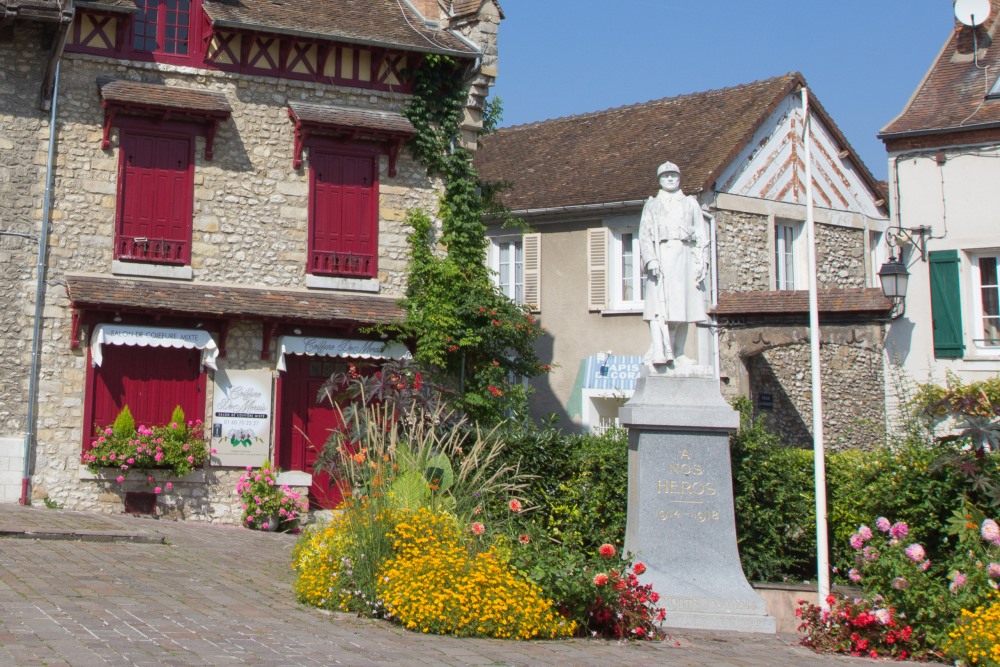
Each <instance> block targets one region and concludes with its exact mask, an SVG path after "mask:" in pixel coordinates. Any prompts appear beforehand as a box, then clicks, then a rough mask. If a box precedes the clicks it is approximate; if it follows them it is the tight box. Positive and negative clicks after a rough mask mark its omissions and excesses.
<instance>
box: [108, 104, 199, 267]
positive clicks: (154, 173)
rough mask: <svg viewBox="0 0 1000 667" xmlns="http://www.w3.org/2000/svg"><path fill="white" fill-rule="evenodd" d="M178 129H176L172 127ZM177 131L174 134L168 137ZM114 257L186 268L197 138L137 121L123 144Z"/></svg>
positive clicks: (122, 137)
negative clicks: (195, 142)
mask: <svg viewBox="0 0 1000 667" xmlns="http://www.w3.org/2000/svg"><path fill="white" fill-rule="evenodd" d="M174 126H176V127H174ZM171 127H174V129H177V132H176V133H169V129H170V128H171ZM119 146H120V150H119V172H118V174H119V176H118V197H119V199H118V211H117V216H118V220H117V224H116V228H115V252H114V258H115V259H116V260H121V261H123V262H147V263H153V264H173V265H181V266H184V265H188V264H190V263H191V217H192V210H193V205H194V198H193V193H194V134H193V131H189V132H185V131H184V129H183V127H181V124H171V123H161V124H159V125H154V124H153V123H145V122H143V121H138V122H136V123H134V124H132V125H130V126H129V127H127V128H125V127H123V128H122V130H121V135H120V142H119Z"/></svg>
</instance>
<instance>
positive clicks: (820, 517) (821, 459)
mask: <svg viewBox="0 0 1000 667" xmlns="http://www.w3.org/2000/svg"><path fill="white" fill-rule="evenodd" d="M802 115H803V117H804V127H803V132H802V137H803V143H804V144H805V163H806V244H807V245H808V251H809V357H810V366H811V367H812V411H813V463H814V467H815V475H816V569H817V574H818V575H819V591H818V594H819V600H818V602H819V605H820V606H821V607H822V608H824V609H826V608H827V607H828V605H827V604H826V598H827V596H828V595H829V594H830V551H829V544H828V543H827V535H826V452H825V451H824V444H823V390H822V382H821V379H820V357H819V342H820V331H819V301H818V297H817V293H816V224H815V221H814V220H813V188H812V155H811V147H810V144H811V143H812V136H811V134H812V119H811V117H810V114H809V89H808V88H806V87H805V86H803V87H802Z"/></svg>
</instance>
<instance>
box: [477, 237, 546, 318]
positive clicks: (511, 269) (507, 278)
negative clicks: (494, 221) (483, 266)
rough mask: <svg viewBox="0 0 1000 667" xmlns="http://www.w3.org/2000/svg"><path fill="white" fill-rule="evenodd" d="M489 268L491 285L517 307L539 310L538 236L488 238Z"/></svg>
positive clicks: (539, 254)
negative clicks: (498, 289)
mask: <svg viewBox="0 0 1000 667" xmlns="http://www.w3.org/2000/svg"><path fill="white" fill-rule="evenodd" d="M487 261H488V262H489V267H490V269H491V270H492V271H493V282H494V283H495V284H496V286H497V287H499V288H500V291H501V292H503V293H504V295H505V296H506V297H507V298H508V299H510V300H511V301H513V302H514V303H516V304H519V305H528V306H531V309H532V310H533V311H537V310H539V308H540V281H539V278H540V270H539V269H540V262H541V237H540V236H539V235H538V234H524V235H523V236H503V237H493V238H491V239H490V248H489V254H488V257H487Z"/></svg>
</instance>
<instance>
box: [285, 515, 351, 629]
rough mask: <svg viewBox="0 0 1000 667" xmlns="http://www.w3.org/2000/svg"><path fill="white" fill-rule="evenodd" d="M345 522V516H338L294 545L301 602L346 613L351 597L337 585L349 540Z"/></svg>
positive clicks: (293, 565)
mask: <svg viewBox="0 0 1000 667" xmlns="http://www.w3.org/2000/svg"><path fill="white" fill-rule="evenodd" d="M342 523H343V518H342V516H340V515H338V516H335V517H334V519H333V520H332V521H331V522H330V523H329V524H327V525H325V526H322V527H320V528H311V529H309V530H307V531H306V533H305V534H304V535H303V536H302V538H301V539H299V541H298V543H297V544H296V545H295V550H294V551H293V552H292V568H293V569H294V570H295V571H296V572H297V573H298V577H297V578H296V580H295V596H296V597H297V598H298V600H299V602H302V603H303V604H308V605H312V606H314V607H321V608H323V609H340V610H342V611H347V601H348V598H349V596H348V595H347V593H346V591H344V590H343V589H342V588H341V586H339V585H338V584H339V583H340V582H339V581H338V580H339V579H340V578H341V576H342V574H343V572H342V570H343V568H344V562H343V561H342V560H341V555H342V554H344V553H346V547H347V542H348V540H349V539H350V534H349V533H348V532H347V531H345V530H343V529H342V526H341V524H342Z"/></svg>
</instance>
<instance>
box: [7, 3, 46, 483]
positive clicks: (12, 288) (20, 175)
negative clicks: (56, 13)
mask: <svg viewBox="0 0 1000 667" xmlns="http://www.w3.org/2000/svg"><path fill="white" fill-rule="evenodd" d="M50 41H51V40H50V39H49V38H48V36H47V34H46V32H45V31H44V30H43V28H42V27H41V26H40V25H38V24H33V23H26V22H20V21H18V22H15V23H13V24H11V25H10V26H7V27H5V28H3V29H0V266H2V267H3V271H2V273H3V275H2V277H0V438H4V437H13V438H17V437H20V438H21V440H22V441H23V439H24V430H25V419H26V418H27V414H26V412H27V402H26V401H25V398H24V397H25V396H26V395H27V392H28V372H29V364H30V361H31V331H32V318H33V315H34V293H35V283H36V280H35V266H36V265H37V262H38V259H37V258H38V245H37V242H36V241H35V240H34V239H35V238H37V236H38V234H39V232H40V221H41V217H42V216H41V214H42V198H43V195H44V192H45V160H46V152H47V150H48V127H49V123H48V115H47V114H46V113H45V112H43V111H41V110H40V109H39V104H38V101H39V96H40V93H41V84H42V81H41V79H42V73H43V72H44V70H45V62H46V60H47V58H48V50H47V49H48V45H49V42H50ZM10 232H14V233H20V234H30V235H31V236H32V237H34V238H23V237H20V236H12V235H9V233H10ZM17 456H18V458H19V459H20V456H21V455H20V454H17ZM16 467H17V475H18V477H20V475H21V467H20V465H18V466H16Z"/></svg>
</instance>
